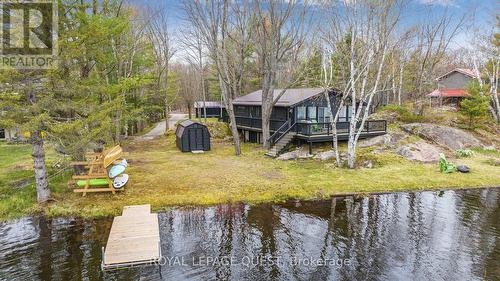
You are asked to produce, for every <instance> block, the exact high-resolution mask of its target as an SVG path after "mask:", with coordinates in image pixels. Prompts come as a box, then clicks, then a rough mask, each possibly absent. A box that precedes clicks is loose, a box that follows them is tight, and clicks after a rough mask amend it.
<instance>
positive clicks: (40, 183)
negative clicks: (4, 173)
mask: <svg viewBox="0 0 500 281" xmlns="http://www.w3.org/2000/svg"><path fill="white" fill-rule="evenodd" d="M30 141H31V146H32V154H31V156H32V158H33V162H34V168H35V185H36V195H37V201H38V203H44V202H47V200H48V199H49V197H50V189H49V181H48V179H47V167H46V165H45V150H44V148H43V139H42V136H41V133H40V131H36V132H34V133H33V135H32V137H31V139H30Z"/></svg>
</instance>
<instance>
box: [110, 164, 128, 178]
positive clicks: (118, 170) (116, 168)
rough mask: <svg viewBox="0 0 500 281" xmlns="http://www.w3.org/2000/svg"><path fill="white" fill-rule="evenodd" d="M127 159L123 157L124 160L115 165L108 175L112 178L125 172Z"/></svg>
mask: <svg viewBox="0 0 500 281" xmlns="http://www.w3.org/2000/svg"><path fill="white" fill-rule="evenodd" d="M127 166H128V164H127V160H125V159H123V161H122V162H121V163H119V164H116V165H114V166H113V167H111V169H109V173H108V176H109V178H110V179H112V178H115V177H116V176H118V175H120V174H121V173H123V172H125V169H126V168H127Z"/></svg>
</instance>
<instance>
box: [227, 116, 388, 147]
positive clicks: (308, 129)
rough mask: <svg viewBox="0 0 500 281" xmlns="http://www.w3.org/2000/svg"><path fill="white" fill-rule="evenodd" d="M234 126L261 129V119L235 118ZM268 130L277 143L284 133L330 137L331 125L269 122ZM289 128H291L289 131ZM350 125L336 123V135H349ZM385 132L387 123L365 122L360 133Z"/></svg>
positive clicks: (384, 121) (377, 121)
mask: <svg viewBox="0 0 500 281" xmlns="http://www.w3.org/2000/svg"><path fill="white" fill-rule="evenodd" d="M228 119H229V118H228V117H227V116H224V118H223V121H225V122H228ZM236 125H237V126H244V127H248V128H255V129H262V119H260V118H254V117H241V116H237V117H236ZM269 125H270V126H269V127H270V128H269V129H270V130H271V132H274V134H273V136H271V137H272V138H271V143H273V140H274V142H277V141H278V140H279V138H280V137H281V136H283V135H284V133H283V132H284V131H285V130H286V132H288V131H290V130H291V131H295V132H296V133H297V134H302V135H307V136H314V135H330V134H331V133H332V125H331V123H329V122H324V123H313V122H304V121H299V122H297V123H295V124H293V125H292V124H290V122H289V121H283V120H271V121H270V124H269ZM360 125H361V123H358V125H357V127H356V129H359V126H360ZM290 127H293V128H291V129H290ZM349 130H350V123H349V122H345V121H342V122H337V134H349ZM386 131H387V121H386V120H367V121H365V124H364V125H363V129H362V130H361V133H375V132H386Z"/></svg>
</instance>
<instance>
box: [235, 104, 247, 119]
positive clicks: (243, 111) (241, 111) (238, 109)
mask: <svg viewBox="0 0 500 281" xmlns="http://www.w3.org/2000/svg"><path fill="white" fill-rule="evenodd" d="M234 113H235V115H236V116H243V117H246V116H248V110H247V107H246V106H241V105H237V106H235V107H234Z"/></svg>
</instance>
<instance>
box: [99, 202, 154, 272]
mask: <svg viewBox="0 0 500 281" xmlns="http://www.w3.org/2000/svg"><path fill="white" fill-rule="evenodd" d="M159 231H160V229H159V225H158V214H156V213H153V214H152V213H151V206H150V205H136V206H125V207H124V208H123V213H122V215H121V216H117V217H115V218H114V219H113V225H112V226H111V232H110V233H109V237H108V243H107V244H106V249H105V250H104V249H103V258H102V264H101V265H102V269H103V270H111V269H118V268H126V267H134V266H140V265H157V264H158V262H159V261H160V258H161V247H160V232H159Z"/></svg>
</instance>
